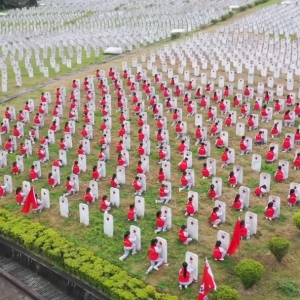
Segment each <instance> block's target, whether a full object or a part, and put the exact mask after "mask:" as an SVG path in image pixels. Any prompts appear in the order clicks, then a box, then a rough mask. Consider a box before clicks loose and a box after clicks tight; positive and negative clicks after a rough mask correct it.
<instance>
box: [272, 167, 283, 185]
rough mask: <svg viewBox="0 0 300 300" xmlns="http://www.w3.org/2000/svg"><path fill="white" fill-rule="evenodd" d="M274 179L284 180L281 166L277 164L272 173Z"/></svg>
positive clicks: (277, 180)
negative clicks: (274, 171)
mask: <svg viewBox="0 0 300 300" xmlns="http://www.w3.org/2000/svg"><path fill="white" fill-rule="evenodd" d="M274 179H275V181H276V182H283V181H284V179H285V178H284V173H283V171H282V166H278V168H277V171H276V173H275V175H274Z"/></svg>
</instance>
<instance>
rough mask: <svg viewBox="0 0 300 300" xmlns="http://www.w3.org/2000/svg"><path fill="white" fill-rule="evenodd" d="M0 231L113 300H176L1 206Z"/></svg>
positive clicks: (51, 231)
mask: <svg viewBox="0 0 300 300" xmlns="http://www.w3.org/2000/svg"><path fill="white" fill-rule="evenodd" d="M0 234H1V235H3V236H5V237H8V238H11V239H12V240H13V241H15V242H17V243H19V244H21V245H23V246H24V247H25V248H27V249H29V250H33V251H34V252H36V253H38V254H40V255H42V256H44V257H46V258H48V259H49V260H50V261H51V262H55V263H56V264H57V265H58V266H59V267H61V268H63V269H64V270H66V271H67V272H69V273H70V274H72V275H75V276H77V277H79V278H80V279H81V280H84V281H86V282H87V283H89V284H91V285H92V286H94V287H95V288H96V289H98V290H100V291H103V292H104V293H106V294H107V295H108V296H111V297H112V298H113V299H114V300H135V299H137V300H138V299H140V300H143V299H145V300H146V299H147V300H160V299H164V300H178V297H177V296H172V295H169V294H162V293H159V292H157V291H156V289H155V288H154V287H153V286H150V285H148V286H146V285H145V283H144V282H142V281H141V280H139V279H136V278H132V277H130V276H129V275H128V274H127V272H126V271H124V270H122V269H120V268H119V267H117V266H114V265H112V264H110V263H109V262H107V261H105V260H103V259H102V258H99V257H97V256H96V255H95V254H94V253H93V252H92V251H89V250H87V249H85V248H83V247H76V246H75V245H74V244H73V243H71V242H69V241H68V240H67V239H66V238H64V237H62V236H60V234H59V233H58V232H57V231H55V230H53V229H49V228H46V227H45V226H43V225H41V224H39V223H33V222H30V220H27V219H25V218H24V217H23V216H15V215H13V214H12V213H10V212H8V211H6V210H3V209H0Z"/></svg>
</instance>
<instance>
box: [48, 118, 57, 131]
mask: <svg viewBox="0 0 300 300" xmlns="http://www.w3.org/2000/svg"><path fill="white" fill-rule="evenodd" d="M49 129H50V130H53V131H54V132H56V130H57V125H56V121H55V120H54V121H53V122H52V123H51V125H50V128H49Z"/></svg>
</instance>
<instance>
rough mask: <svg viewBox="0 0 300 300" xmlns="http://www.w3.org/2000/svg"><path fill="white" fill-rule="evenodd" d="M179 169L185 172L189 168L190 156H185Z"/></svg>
mask: <svg viewBox="0 0 300 300" xmlns="http://www.w3.org/2000/svg"><path fill="white" fill-rule="evenodd" d="M178 169H179V171H180V172H185V171H186V170H187V169H188V158H187V157H185V158H184V159H183V160H182V161H181V162H180V163H179V164H178Z"/></svg>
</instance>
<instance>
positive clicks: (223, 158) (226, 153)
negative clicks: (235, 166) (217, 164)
mask: <svg viewBox="0 0 300 300" xmlns="http://www.w3.org/2000/svg"><path fill="white" fill-rule="evenodd" d="M221 161H222V165H221V168H224V167H226V166H227V165H228V164H229V149H228V148H225V150H224V152H223V153H222V155H221Z"/></svg>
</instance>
